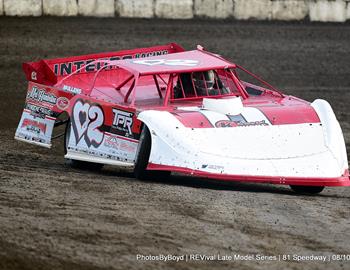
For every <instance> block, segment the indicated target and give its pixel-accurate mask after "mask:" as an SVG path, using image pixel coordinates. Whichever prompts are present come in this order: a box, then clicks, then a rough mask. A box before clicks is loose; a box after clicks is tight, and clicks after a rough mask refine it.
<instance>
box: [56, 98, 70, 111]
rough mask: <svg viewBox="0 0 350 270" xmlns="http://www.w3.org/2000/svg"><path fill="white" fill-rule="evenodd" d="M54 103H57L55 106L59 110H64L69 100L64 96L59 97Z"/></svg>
mask: <svg viewBox="0 0 350 270" xmlns="http://www.w3.org/2000/svg"><path fill="white" fill-rule="evenodd" d="M56 105H57V108H59V109H60V110H65V109H67V108H68V106H69V100H68V98H66V97H59V98H58V99H57V103H56Z"/></svg>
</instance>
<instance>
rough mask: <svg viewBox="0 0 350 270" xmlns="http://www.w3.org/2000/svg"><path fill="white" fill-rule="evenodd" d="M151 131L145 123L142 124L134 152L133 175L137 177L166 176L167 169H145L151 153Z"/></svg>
mask: <svg viewBox="0 0 350 270" xmlns="http://www.w3.org/2000/svg"><path fill="white" fill-rule="evenodd" d="M151 145H152V140H151V133H150V131H149V129H148V127H147V126H146V125H144V126H143V128H142V132H141V136H140V141H139V146H138V149H137V152H136V160H135V168H134V175H135V177H136V178H137V179H141V180H152V179H155V178H158V179H161V178H168V177H169V176H170V172H169V171H153V170H147V169H146V168H147V165H148V160H149V156H150V153H151Z"/></svg>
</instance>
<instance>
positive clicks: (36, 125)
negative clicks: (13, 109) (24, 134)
mask: <svg viewBox="0 0 350 270" xmlns="http://www.w3.org/2000/svg"><path fill="white" fill-rule="evenodd" d="M21 128H25V129H26V130H27V131H29V132H33V133H36V134H40V132H42V133H44V134H45V133H46V124H45V123H41V122H38V121H35V120H33V119H28V118H26V119H24V120H23V122H22V126H21Z"/></svg>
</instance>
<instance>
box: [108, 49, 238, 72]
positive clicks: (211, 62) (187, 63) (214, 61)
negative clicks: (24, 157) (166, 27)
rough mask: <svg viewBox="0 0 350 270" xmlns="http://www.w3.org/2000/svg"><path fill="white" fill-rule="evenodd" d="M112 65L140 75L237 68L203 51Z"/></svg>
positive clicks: (120, 62)
mask: <svg viewBox="0 0 350 270" xmlns="http://www.w3.org/2000/svg"><path fill="white" fill-rule="evenodd" d="M113 62H115V63H113ZM111 64H114V65H116V66H119V67H121V68H124V69H126V70H129V71H130V72H132V73H134V74H135V73H138V74H140V75H151V74H159V73H163V74H164V73H186V72H194V71H201V70H209V69H224V68H235V67H236V65H235V64H233V63H231V62H229V61H227V60H225V59H223V58H222V57H220V56H219V55H216V54H212V53H209V52H206V51H203V50H193V51H185V52H178V53H171V54H166V55H160V56H153V57H147V58H136V59H125V60H118V61H111Z"/></svg>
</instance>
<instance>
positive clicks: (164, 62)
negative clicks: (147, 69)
mask: <svg viewBox="0 0 350 270" xmlns="http://www.w3.org/2000/svg"><path fill="white" fill-rule="evenodd" d="M131 62H132V63H134V64H139V65H146V66H187V67H194V66H197V65H198V63H199V61H197V60H191V59H145V60H134V61H131Z"/></svg>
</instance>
